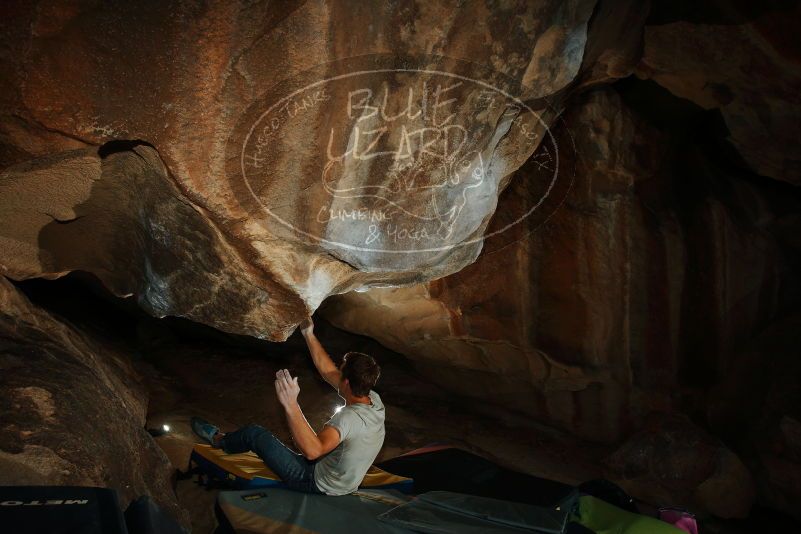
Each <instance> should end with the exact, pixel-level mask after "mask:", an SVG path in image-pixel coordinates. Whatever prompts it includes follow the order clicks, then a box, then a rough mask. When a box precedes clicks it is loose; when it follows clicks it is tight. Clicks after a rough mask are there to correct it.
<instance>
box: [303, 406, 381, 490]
mask: <svg viewBox="0 0 801 534" xmlns="http://www.w3.org/2000/svg"><path fill="white" fill-rule="evenodd" d="M369 396H370V400H371V401H372V404H362V403H356V404H351V405H349V406H345V407H344V408H342V409H341V410H340V411H339V412H338V413H335V414H334V415H333V416H332V417H331V419H329V420H328V422H327V423H326V425H331V426H333V427H334V428H336V429H337V430H338V431H339V437H340V442H339V445H337V447H336V448H335V449H334V450H332V451H331V452H329V453H328V454H326V455H325V456H323V458H322V459H320V460H318V461H317V464H316V465H315V466H314V483H315V484H317V487H318V488H320V491H322V492H323V493H325V494H327V495H346V494H348V493H352V492H354V491H356V489H357V488H358V487H359V484H361V482H362V479H363V478H364V474H365V473H366V472H367V470H368V469H370V466H371V465H372V463H373V460H375V458H376V456H378V451H380V450H381V446H382V445H383V444H384V403H383V402H381V397H379V396H378V393H376V392H375V391H373V390H370V393H369Z"/></svg>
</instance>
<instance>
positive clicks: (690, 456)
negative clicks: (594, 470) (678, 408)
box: [605, 413, 756, 518]
mask: <svg viewBox="0 0 801 534" xmlns="http://www.w3.org/2000/svg"><path fill="white" fill-rule="evenodd" d="M648 423H649V424H648V425H647V427H646V428H645V429H644V430H642V431H640V432H638V433H636V434H635V435H633V436H631V437H630V438H628V439H627V440H626V441H625V442H624V443H623V444H622V445H621V446H620V447H619V448H618V449H617V450H616V451H615V452H614V453H612V455H611V456H609V458H607V459H606V461H605V463H606V466H607V468H608V472H607V474H606V475H607V477H608V478H610V479H611V480H613V481H614V482H616V483H618V484H620V486H621V487H623V488H624V489H625V490H626V491H627V492H628V493H630V494H632V495H636V496H637V497H638V498H640V499H643V500H645V501H647V502H650V503H654V504H657V505H662V506H682V507H687V508H689V509H691V510H695V511H697V512H705V513H711V514H713V515H716V516H718V517H722V518H743V517H747V516H748V514H749V512H750V511H751V506H752V505H753V503H754V499H755V494H756V490H755V487H754V481H753V478H752V476H751V473H750V472H749V471H748V468H746V466H745V464H743V462H742V461H741V460H740V459H739V457H738V456H737V455H736V454H734V453H733V452H732V451H731V450H729V449H728V448H726V447H725V446H724V445H723V444H722V443H720V441H719V440H717V439H715V438H714V437H712V436H711V435H709V434H708V433H707V432H705V431H703V430H702V429H700V428H699V427H698V426H696V425H695V424H694V423H692V422H691V421H690V420H689V419H688V418H687V417H684V416H679V415H675V414H661V413H653V414H650V416H649V422H648Z"/></svg>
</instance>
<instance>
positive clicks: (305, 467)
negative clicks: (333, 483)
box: [220, 425, 323, 493]
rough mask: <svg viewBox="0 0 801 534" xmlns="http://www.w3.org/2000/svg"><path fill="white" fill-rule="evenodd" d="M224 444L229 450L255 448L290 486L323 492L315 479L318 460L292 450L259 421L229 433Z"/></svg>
mask: <svg viewBox="0 0 801 534" xmlns="http://www.w3.org/2000/svg"><path fill="white" fill-rule="evenodd" d="M220 448H221V449H222V450H224V451H225V452H226V453H228V454H237V453H241V452H247V451H253V452H255V453H256V454H257V455H258V456H259V458H261V459H262V460H264V463H265V464H267V467H269V468H270V469H272V470H273V472H274V473H275V474H276V475H278V476H279V477H281V480H282V481H283V482H284V484H286V486H287V487H288V488H289V489H292V490H295V491H303V492H306V493H323V492H322V491H320V490H319V488H317V485H316V484H315V483H314V464H316V463H317V462H313V461H311V460H307V459H306V458H305V457H304V456H303V455H302V454H297V453H295V452H293V451H291V450H290V449H289V448H288V447H287V446H286V445H284V444H283V443H281V441H280V440H279V439H278V438H276V437H275V436H274V435H273V433H272V432H270V431H269V430H266V429H265V428H262V427H260V426H259V425H248V426H245V427H242V428H240V429H239V430H236V431H234V432H228V433H226V434H225V436H224V437H223V438H222V441H221V442H220Z"/></svg>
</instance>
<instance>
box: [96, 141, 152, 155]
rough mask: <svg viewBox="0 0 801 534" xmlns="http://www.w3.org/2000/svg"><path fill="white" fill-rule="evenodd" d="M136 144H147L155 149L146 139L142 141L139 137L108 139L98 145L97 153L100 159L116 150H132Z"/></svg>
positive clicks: (114, 152)
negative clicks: (106, 141)
mask: <svg viewBox="0 0 801 534" xmlns="http://www.w3.org/2000/svg"><path fill="white" fill-rule="evenodd" d="M138 146H147V147H150V148H152V149H153V150H156V147H154V146H153V145H152V144H150V143H148V142H147V141H142V140H141V139H115V140H114V141H109V142H108V143H105V144H103V145H101V146H100V147H98V149H97V155H98V156H100V158H101V159H106V158H107V157H108V156H110V155H111V154H116V153H117V152H128V151H131V150H133V149H134V148H136V147H138Z"/></svg>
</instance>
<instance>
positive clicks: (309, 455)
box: [192, 318, 385, 495]
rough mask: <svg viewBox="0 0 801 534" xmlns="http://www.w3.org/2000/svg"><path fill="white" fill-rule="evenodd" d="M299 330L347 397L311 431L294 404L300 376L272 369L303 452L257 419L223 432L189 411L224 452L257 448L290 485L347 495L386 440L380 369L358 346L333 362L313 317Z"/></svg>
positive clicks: (320, 368)
mask: <svg viewBox="0 0 801 534" xmlns="http://www.w3.org/2000/svg"><path fill="white" fill-rule="evenodd" d="M301 333H302V334H303V337H304V338H305V339H306V345H307V346H308V347H309V352H311V357H312V360H313V361H314V366H315V367H316V368H317V370H318V371H319V372H320V375H321V376H322V377H323V380H325V381H326V382H328V383H329V384H331V386H332V387H334V388H335V389H336V390H337V393H338V394H339V396H340V397H342V398H343V399H344V400H345V406H344V407H341V408H337V411H336V413H335V414H334V415H333V416H332V417H331V418H330V419H329V420H328V422H326V423H325V425H324V426H323V429H322V430H321V431H320V433H319V434H318V433H315V432H314V430H312V428H311V426H310V425H309V423H308V422H307V421H306V417H305V416H304V415H303V411H302V410H301V408H300V405H299V404H298V393H300V386H299V385H298V378H297V377H294V378H293V377H292V376H291V375H290V374H289V371H288V370H286V369H281V370H279V371H278V372H277V373H275V393H276V395H277V396H278V401H279V402H280V403H281V406H283V408H284V412H285V413H286V418H287V422H288V423H289V429H290V430H291V432H292V437H293V438H294V439H295V443H296V444H297V446H298V448H299V449H300V451H301V453H302V454H298V453H296V452H294V451H292V450H290V449H289V448H287V447H286V445H284V444H283V443H281V441H279V440H278V438H276V437H275V436H274V435H273V434H272V432H270V431H269V430H266V429H264V428H262V427H260V426H258V425H248V426H245V427H243V428H240V429H239V430H236V431H234V432H228V433H222V432H220V430H219V428H217V427H216V426H214V425H212V424H211V423H209V422H208V421H205V420H203V419H200V418H197V417H193V418H192V430H193V431H194V432H195V434H197V435H198V436H200V437H201V438H203V439H204V440H205V441H207V442H208V443H209V444H211V445H212V446H213V447H216V448H220V449H222V450H223V451H225V452H226V453H229V454H235V453H241V452H246V451H249V450H251V451H253V452H255V453H256V454H257V455H258V456H259V457H260V458H261V459H262V460H264V463H265V464H267V466H268V467H269V468H270V469H272V470H273V472H275V474H277V475H278V476H279V477H281V480H283V481H284V483H285V484H286V485H287V487H289V488H290V489H294V490H297V491H305V492H308V493H323V494H326V495H345V494H348V493H351V492H353V491H355V490H356V489H357V488H358V487H359V484H360V483H361V481H362V478H364V474H365V473H366V472H367V470H368V469H369V468H370V465H371V464H372V463H373V460H375V458H376V456H377V455H378V451H379V450H380V449H381V446H382V445H383V443H384V433H385V431H384V404H383V403H382V402H381V397H379V396H378V393H376V392H375V391H373V390H372V388H373V386H375V383H376V381H377V380H378V377H379V375H380V372H381V370H380V368H379V366H378V364H377V363H376V361H375V360H374V359H373V358H372V357H370V356H368V355H367V354H362V353H361V352H348V353H347V354H345V357H344V359H343V361H342V365H340V366H339V367H337V366H336V365H335V364H334V362H333V361H332V360H331V357H330V356H329V355H328V353H327V352H326V351H325V349H324V348H323V346H322V345H321V344H320V341H319V340H318V339H317V337H315V335H314V323H313V322H312V320H311V318H309V319H307V320H306V321H305V322H304V323H303V324H301Z"/></svg>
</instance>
